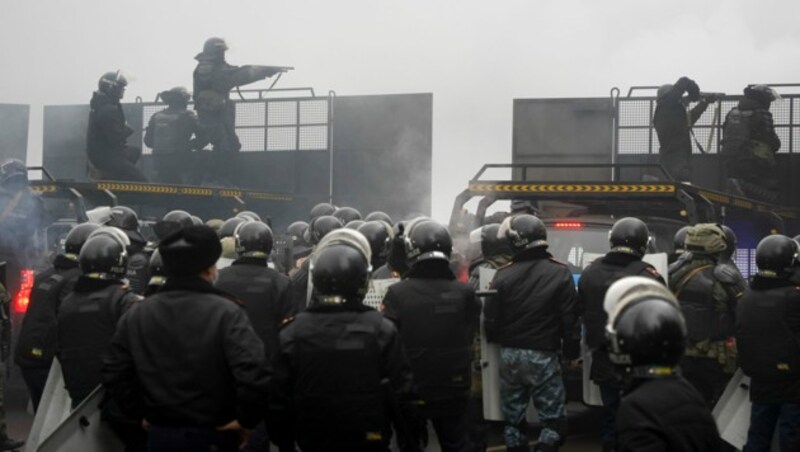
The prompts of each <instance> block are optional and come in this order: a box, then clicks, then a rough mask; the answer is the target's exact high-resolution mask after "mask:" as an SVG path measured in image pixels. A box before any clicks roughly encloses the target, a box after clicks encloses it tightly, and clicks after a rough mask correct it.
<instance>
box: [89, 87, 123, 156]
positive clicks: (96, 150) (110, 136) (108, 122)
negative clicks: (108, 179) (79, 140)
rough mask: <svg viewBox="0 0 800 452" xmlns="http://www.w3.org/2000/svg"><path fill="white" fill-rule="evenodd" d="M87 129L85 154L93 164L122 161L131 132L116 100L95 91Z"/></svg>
mask: <svg viewBox="0 0 800 452" xmlns="http://www.w3.org/2000/svg"><path fill="white" fill-rule="evenodd" d="M89 105H90V106H91V112H90V113H89V128H88V131H87V133H86V153H87V155H88V156H89V161H91V162H92V163H93V164H98V163H100V164H101V165H102V162H107V161H113V160H122V159H124V158H125V157H124V155H123V151H124V150H125V143H126V141H127V139H128V136H130V134H131V130H130V129H129V128H128V127H127V125H126V124H125V114H124V113H123V111H122V105H120V103H119V101H118V100H115V99H112V98H110V97H108V96H107V95H106V94H104V93H101V92H98V91H95V93H94V94H93V95H92V100H91V102H90V103H89Z"/></svg>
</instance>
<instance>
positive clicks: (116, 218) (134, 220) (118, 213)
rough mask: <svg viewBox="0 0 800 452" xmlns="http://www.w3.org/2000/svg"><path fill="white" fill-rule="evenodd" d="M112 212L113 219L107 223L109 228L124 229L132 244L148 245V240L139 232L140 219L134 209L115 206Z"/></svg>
mask: <svg viewBox="0 0 800 452" xmlns="http://www.w3.org/2000/svg"><path fill="white" fill-rule="evenodd" d="M110 212H111V219H110V220H108V222H107V223H106V225H107V226H114V227H115V228H119V229H122V230H123V231H125V234H127V235H128V238H130V239H131V241H132V242H137V243H140V244H144V243H147V240H146V239H145V238H144V236H142V233H141V232H140V231H139V217H138V216H137V215H136V212H134V210H133V209H131V208H130V207H126V206H115V207H112V208H111V211H110Z"/></svg>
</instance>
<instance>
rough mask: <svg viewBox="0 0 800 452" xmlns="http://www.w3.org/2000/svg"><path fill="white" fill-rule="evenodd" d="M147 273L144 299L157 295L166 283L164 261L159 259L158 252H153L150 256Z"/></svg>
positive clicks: (159, 254)
mask: <svg viewBox="0 0 800 452" xmlns="http://www.w3.org/2000/svg"><path fill="white" fill-rule="evenodd" d="M148 272H149V274H150V279H149V280H148V281H147V289H146V290H145V291H144V296H145V297H149V296H150V295H153V294H155V293H157V292H158V291H160V290H161V288H162V287H164V284H166V283H167V270H166V269H165V268H164V259H161V253H159V252H158V250H155V251H154V252H153V255H152V256H150V265H149V266H148Z"/></svg>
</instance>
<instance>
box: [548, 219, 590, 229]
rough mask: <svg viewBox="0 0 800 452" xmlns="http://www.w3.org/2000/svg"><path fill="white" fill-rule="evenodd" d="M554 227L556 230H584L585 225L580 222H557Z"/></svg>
mask: <svg viewBox="0 0 800 452" xmlns="http://www.w3.org/2000/svg"><path fill="white" fill-rule="evenodd" d="M554 227H555V228H556V229H583V223H581V222H580V221H556V223H555V225H554Z"/></svg>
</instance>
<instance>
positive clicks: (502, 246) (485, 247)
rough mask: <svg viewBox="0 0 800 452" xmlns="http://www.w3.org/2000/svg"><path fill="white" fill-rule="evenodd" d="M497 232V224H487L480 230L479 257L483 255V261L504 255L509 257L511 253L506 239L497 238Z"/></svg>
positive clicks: (509, 244)
mask: <svg viewBox="0 0 800 452" xmlns="http://www.w3.org/2000/svg"><path fill="white" fill-rule="evenodd" d="M499 231H500V225H499V224H487V225H486V226H483V227H482V228H481V255H483V258H484V259H490V258H492V257H495V256H501V255H504V254H507V255H509V256H510V255H511V254H512V253H513V252H512V251H511V243H510V242H509V241H508V237H506V236H502V237H499V236H498V232H499Z"/></svg>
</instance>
